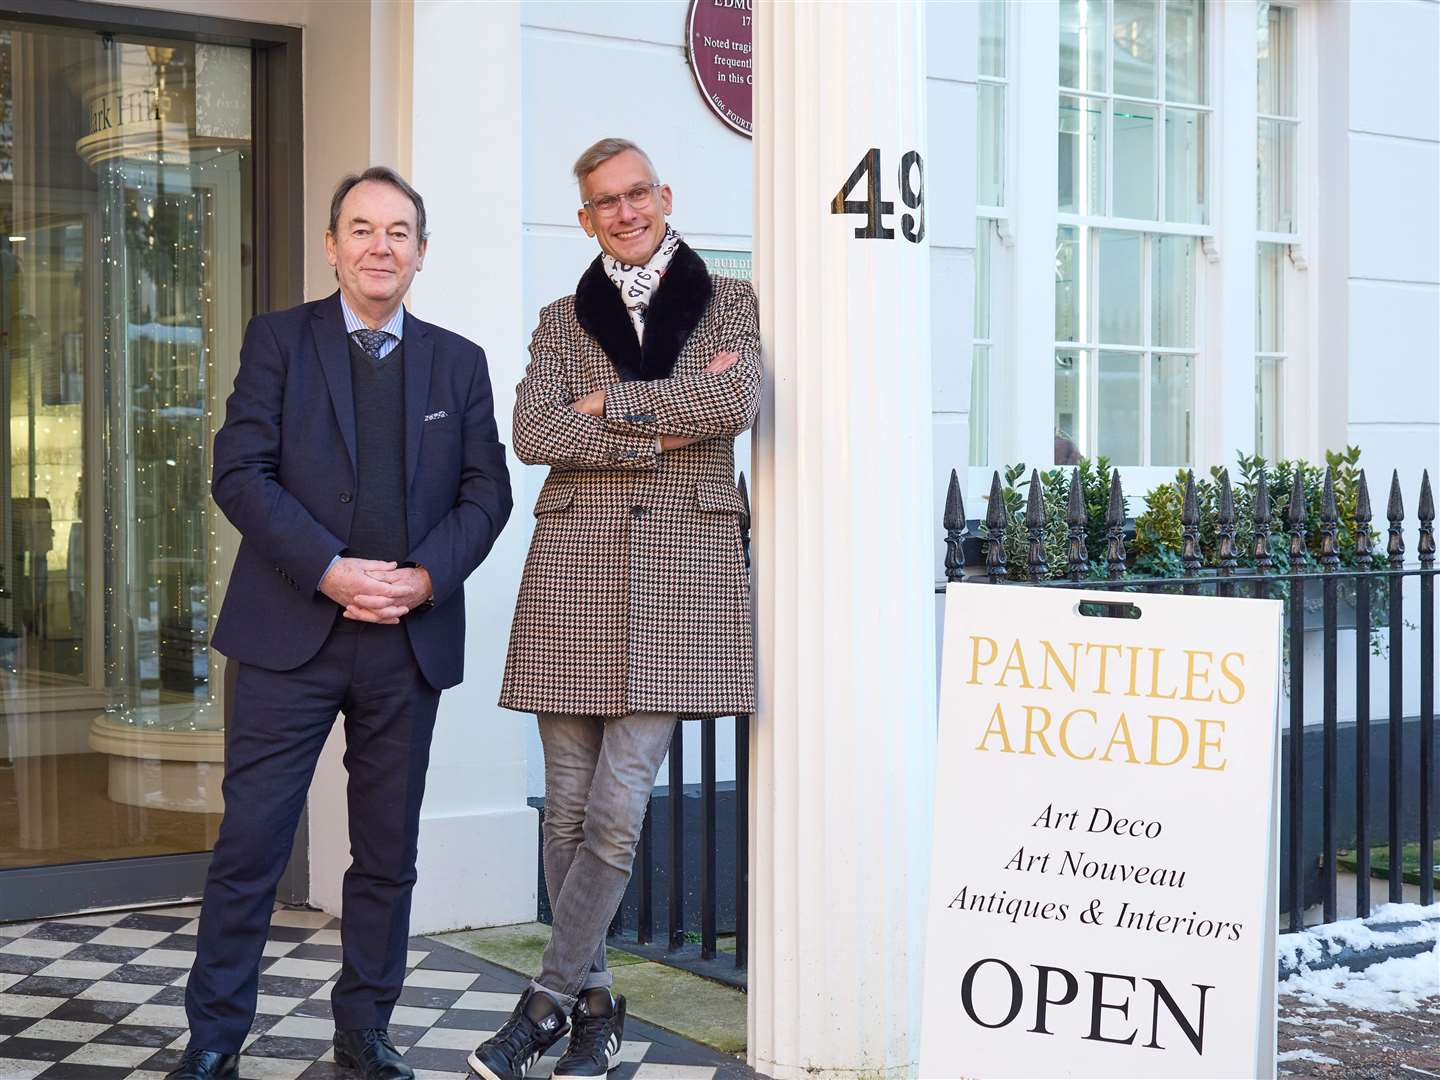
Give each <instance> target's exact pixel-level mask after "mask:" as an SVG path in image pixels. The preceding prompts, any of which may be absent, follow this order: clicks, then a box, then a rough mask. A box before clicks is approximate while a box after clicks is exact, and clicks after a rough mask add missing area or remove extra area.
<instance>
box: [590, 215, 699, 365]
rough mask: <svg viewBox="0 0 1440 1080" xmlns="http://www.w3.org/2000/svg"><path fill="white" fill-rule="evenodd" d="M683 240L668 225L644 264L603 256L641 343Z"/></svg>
mask: <svg viewBox="0 0 1440 1080" xmlns="http://www.w3.org/2000/svg"><path fill="white" fill-rule="evenodd" d="M680 239H681V237H680V234H679V233H678V232H676V231H675V230H674V229H672V228H671V227H670V226H669V225H666V226H665V236H664V238H663V239H662V240H661V241H660V246H659V247H658V248H656V249H655V254H654V255H651V256H650V261H649V262H647V263H646V264H645V265H644V266H634V265H631V264H630V263H622V262H618V261H617V260H616V259H615V257H614V256H613V255H606V256H604V258H603V262H604V266H605V276H606V277H608V278H609V279H610V280H611V281H613V282H614V283H615V287H616V288H617V289H619V290H620V299H621V300H622V301H623V302H624V304H625V310H626V311H627V312H628V313H629V315H630V321H631V322H632V323H634V324H635V337H636V338H637V339H639V340H640V341H641V342H644V340H645V312H646V311H647V310H648V309H649V307H650V301H651V300H652V299H653V298H654V296H655V290H656V289H658V288H659V287H660V281H661V279H662V278H664V276H665V268H666V267H668V266H669V265H670V260H671V259H672V258H673V257H674V255H675V252H676V250H677V249H678V248H679V247H680Z"/></svg>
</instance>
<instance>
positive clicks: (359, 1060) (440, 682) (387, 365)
mask: <svg viewBox="0 0 1440 1080" xmlns="http://www.w3.org/2000/svg"><path fill="white" fill-rule="evenodd" d="M425 237H426V233H425V204H424V202H423V201H422V200H421V198H420V195H419V194H418V193H417V192H416V191H415V190H414V189H413V188H411V187H410V185H409V184H407V183H406V182H405V181H404V180H403V179H402V178H401V177H400V176H399V175H398V174H396V173H395V172H393V171H392V170H390V169H384V168H372V169H368V170H366V171H365V172H364V173H362V174H360V175H359V176H349V177H346V178H345V179H344V180H342V181H341V182H340V185H339V187H338V188H337V189H336V191H335V196H334V199H333V200H332V201H331V206H330V223H329V229H328V230H327V232H326V234H325V249H326V253H327V255H328V257H329V261H330V265H331V266H332V267H334V268H335V275H336V278H337V279H338V281H339V284H340V289H339V292H338V293H336V294H335V295H333V296H331V297H329V298H328V299H325V300H320V301H317V302H315V303H311V304H303V305H301V306H300V307H296V308H291V309H290V310H288V311H279V312H272V313H270V314H267V315H260V316H257V317H256V318H254V319H252V320H251V322H250V325H249V327H248V329H247V330H246V332H245V343H244V345H243V346H242V348H241V352H240V371H239V374H238V375H237V376H236V378H235V390H234V393H232V394H231V395H230V400H229V402H228V404H227V406H226V414H225V425H224V427H222V428H221V429H220V431H219V432H218V433H217V434H216V436H215V470H214V480H213V491H214V496H215V502H216V504H217V505H218V506H219V507H220V509H221V510H222V511H224V513H225V516H226V517H228V518H229V519H230V520H231V521H232V522H233V523H234V524H235V527H236V528H237V529H239V531H240V535H241V538H242V540H241V545H240V551H239V554H238V556H237V557H236V560H235V569H234V572H233V573H232V575H231V578H230V587H229V589H228V591H227V593H226V596H225V604H224V607H223V608H222V610H221V613H220V620H219V623H218V625H217V626H216V629H215V639H214V644H215V647H216V648H217V649H218V650H219V651H220V652H222V653H224V654H225V655H226V656H228V657H229V658H230V659H231V661H232V662H234V663H236V664H237V665H238V675H237V678H236V680H235V684H234V691H233V692H234V698H233V701H232V705H233V708H232V709H231V721H230V725H229V730H228V732H227V737H228V738H227V747H226V762H225V785H224V795H225V818H224V821H223V822H222V824H221V826H220V834H219V838H218V839H217V841H216V843H215V854H214V859H213V861H212V862H211V866H210V876H209V879H208V881H207V882H206V885H205V899H204V904H203V907H202V909H201V914H200V930H199V942H198V945H197V953H198V955H197V957H196V960H195V966H194V968H193V970H192V971H191V973H190V978H189V983H188V986H187V989H186V995H185V1008H186V1012H187V1014H188V1016H189V1020H190V1049H189V1050H188V1051H187V1052H186V1055H185V1057H184V1060H183V1061H182V1063H181V1065H180V1067H179V1068H178V1069H176V1070H175V1071H174V1072H172V1073H171V1074H170V1075H171V1077H174V1078H176V1080H219V1078H229V1077H235V1076H238V1066H239V1052H240V1048H241V1045H242V1042H243V1040H244V1039H245V1036H246V1034H247V1033H248V1032H249V1030H250V1025H251V1023H252V1022H253V1020H254V1016H255V1005H256V993H257V985H258V979H259V975H258V969H259V964H260V957H261V950H262V949H263V948H264V945H265V940H266V935H267V929H268V927H269V923H270V912H271V909H272V907H273V905H274V901H275V889H276V884H277V882H278V881H279V878H280V874H281V872H282V870H283V869H284V867H285V864H286V861H287V860H288V858H289V854H290V847H291V843H292V839H293V836H294V833H295V827H296V823H297V821H298V819H299V816H300V811H301V809H302V807H303V806H304V802H305V795H306V792H307V790H308V788H309V785H310V778H311V775H312V774H313V772H314V770H315V762H316V759H317V758H318V756H319V754H320V749H321V747H322V746H323V745H324V744H325V739H326V737H327V735H328V734H329V732H330V729H331V727H332V726H333V724H334V720H335V717H336V715H337V713H342V712H343V713H344V714H345V743H346V750H345V767H346V771H347V772H348V773H349V812H350V852H351V858H352V861H351V865H350V869H349V870H348V871H346V874H345V883H344V908H343V920H342V923H341V931H340V938H341V945H342V953H343V965H342V967H341V971H340V975H339V979H338V981H337V982H336V983H335V985H334V988H333V992H332V993H331V995H330V1001H331V1006H332V1011H333V1012H334V1016H335V1029H336V1031H335V1060H336V1061H337V1062H338V1063H339V1064H340V1065H342V1066H345V1067H348V1068H351V1069H355V1070H356V1071H358V1072H359V1073H360V1074H361V1075H362V1076H364V1077H365V1078H366V1080H402V1078H406V1077H411V1076H413V1075H414V1074H413V1071H412V1070H411V1069H410V1067H409V1066H408V1065H407V1064H405V1062H404V1061H403V1060H402V1059H401V1058H400V1056H399V1054H398V1053H397V1052H396V1050H395V1047H394V1044H393V1043H392V1042H391V1040H390V1037H389V1034H388V1032H387V1028H388V1025H389V1020H390V1013H391V1010H392V1008H393V1007H394V1004H395V1000H396V998H397V997H398V996H399V993H400V988H401V982H402V980H403V978H404V974H405V946H406V939H407V938H408V936H409V921H410V892H411V888H412V887H413V885H414V883H415V856H416V835H417V832H418V828H419V816H420V801H421V797H422V795H423V793H424V789H425V771H426V765H427V763H428V760H429V753H430V735H431V731H432V729H433V727H434V723H435V710H436V706H437V705H438V703H439V700H440V691H441V690H443V689H444V688H446V687H449V686H454V685H455V684H456V683H458V682H459V681H460V679H461V675H462V666H463V662H464V643H465V595H464V589H463V588H462V586H463V584H464V582H465V578H466V576H467V575H469V573H470V572H471V571H472V570H474V569H475V567H476V566H478V565H479V564H480V561H481V560H482V559H483V558H484V557H485V555H486V553H487V552H488V551H489V550H490V547H491V545H492V544H494V542H495V538H496V536H498V535H499V533H500V530H501V528H502V527H503V526H504V525H505V521H506V518H508V517H509V514H510V482H509V473H508V471H507V469H506V465H505V448H504V447H503V446H502V445H501V444H500V442H499V437H498V434H497V432H496V428H495V415H494V403H493V399H492V397H491V393H490V379H489V375H488V374H487V372H486V366H485V354H484V352H482V351H481V349H480V348H479V347H478V346H476V345H474V344H472V343H471V342H469V341H466V340H465V339H464V338H462V337H460V336H458V335H456V334H452V333H450V332H449V331H447V330H442V329H441V328H440V327H438V326H432V325H430V324H429V323H424V322H421V321H420V320H419V319H417V318H415V317H414V316H412V315H410V314H409V313H408V312H406V311H405V309H404V307H403V306H402V301H403V299H404V297H405V293H406V292H407V290H408V289H409V287H410V282H411V280H412V279H413V278H414V276H415V272H416V271H417V270H419V269H420V267H421V263H422V261H423V259H424V257H425V247H426V240H425Z"/></svg>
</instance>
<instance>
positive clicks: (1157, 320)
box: [1150, 236, 1195, 464]
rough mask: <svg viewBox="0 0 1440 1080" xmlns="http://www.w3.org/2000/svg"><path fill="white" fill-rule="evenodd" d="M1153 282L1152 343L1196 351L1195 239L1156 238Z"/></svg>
mask: <svg viewBox="0 0 1440 1080" xmlns="http://www.w3.org/2000/svg"><path fill="white" fill-rule="evenodd" d="M1150 279H1151V280H1150V304H1151V326H1150V332H1151V335H1152V343H1153V344H1155V345H1159V346H1161V347H1162V348H1167V349H1188V348H1192V347H1193V346H1194V345H1195V241H1194V239H1193V238H1192V237H1189V236H1157V237H1155V239H1154V240H1153V241H1152V248H1151V255H1150ZM1160 464H1163V462H1162V463H1160Z"/></svg>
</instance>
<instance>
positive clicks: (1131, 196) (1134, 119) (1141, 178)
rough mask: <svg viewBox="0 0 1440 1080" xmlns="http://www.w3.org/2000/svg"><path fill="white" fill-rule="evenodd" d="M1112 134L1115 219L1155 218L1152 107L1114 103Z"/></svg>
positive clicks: (1153, 111)
mask: <svg viewBox="0 0 1440 1080" xmlns="http://www.w3.org/2000/svg"><path fill="white" fill-rule="evenodd" d="M1114 107H1115V120H1114V134H1113V136H1112V138H1113V140H1114V142H1113V144H1112V145H1113V146H1114V148H1115V150H1114V153H1115V165H1114V168H1113V169H1112V170H1111V174H1112V176H1113V177H1114V180H1115V207H1114V213H1115V216H1116V217H1128V218H1154V217H1155V107H1154V106H1153V105H1140V104H1138V103H1136V102H1134V101H1119V100H1117V101H1116V102H1115V106H1114Z"/></svg>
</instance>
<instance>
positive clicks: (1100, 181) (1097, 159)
mask: <svg viewBox="0 0 1440 1080" xmlns="http://www.w3.org/2000/svg"><path fill="white" fill-rule="evenodd" d="M1059 200H1060V201H1059V205H1060V210H1061V211H1062V212H1064V211H1068V212H1070V213H1073V214H1103V213H1105V102H1104V101H1103V100H1101V99H1099V98H1082V97H1070V96H1068V95H1067V96H1062V97H1061V98H1060V191H1059Z"/></svg>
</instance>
